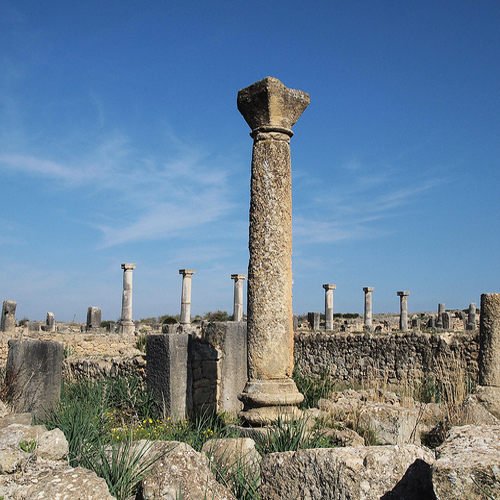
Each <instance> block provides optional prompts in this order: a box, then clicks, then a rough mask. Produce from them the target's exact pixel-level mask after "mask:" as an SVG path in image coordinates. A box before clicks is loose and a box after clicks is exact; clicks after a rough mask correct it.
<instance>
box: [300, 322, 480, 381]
mask: <svg viewBox="0 0 500 500" xmlns="http://www.w3.org/2000/svg"><path fill="white" fill-rule="evenodd" d="M478 354H479V334H478V332H477V331H475V332H467V333H462V334H457V333H453V332H443V333H433V334H430V333H422V332H408V333H391V334H384V335H370V334H365V333H333V334H327V333H324V332H323V333H320V332H300V333H297V334H296V335H295V355H296V359H297V368H298V369H299V371H300V372H301V373H302V374H303V375H306V376H319V375H321V374H322V373H328V374H330V375H331V376H333V377H335V378H336V379H337V380H338V381H339V382H345V383H347V384H360V383H366V382H367V381H368V382H370V381H379V382H385V383H387V384H400V383H401V382H406V381H408V382H410V381H416V380H423V379H425V378H426V376H428V375H430V376H433V375H435V376H437V377H438V378H442V376H443V375H444V376H447V375H449V374H450V373H451V372H457V371H459V372H461V373H464V374H469V376H470V377H471V379H472V380H474V381H477V375H478V363H477V359H478Z"/></svg>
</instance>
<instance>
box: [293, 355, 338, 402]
mask: <svg viewBox="0 0 500 500" xmlns="http://www.w3.org/2000/svg"><path fill="white" fill-rule="evenodd" d="M293 380H294V382H295V383H296V385H297V388H298V390H299V392H300V393H301V394H303V395H304V401H302V403H301V404H300V405H299V408H301V409H306V408H314V407H316V406H318V401H319V400H320V399H328V398H329V397H330V395H331V394H332V392H334V391H335V390H336V385H337V381H336V379H334V378H332V376H331V375H330V374H329V372H328V370H327V369H326V368H325V369H323V370H322V371H321V373H320V374H319V377H318V378H315V377H307V376H303V375H301V374H300V372H299V369H298V364H297V363H296V364H295V368H294V371H293Z"/></svg>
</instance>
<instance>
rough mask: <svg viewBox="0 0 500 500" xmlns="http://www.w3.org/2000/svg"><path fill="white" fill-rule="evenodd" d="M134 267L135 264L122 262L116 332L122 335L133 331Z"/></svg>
mask: <svg viewBox="0 0 500 500" xmlns="http://www.w3.org/2000/svg"><path fill="white" fill-rule="evenodd" d="M135 268H136V265H135V264H127V263H125V264H122V269H123V294H122V314H121V318H120V321H119V323H118V332H119V333H121V334H124V335H132V334H133V333H134V331H135V324H134V322H133V321H132V272H133V271H134V269H135Z"/></svg>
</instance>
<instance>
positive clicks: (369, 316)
mask: <svg viewBox="0 0 500 500" xmlns="http://www.w3.org/2000/svg"><path fill="white" fill-rule="evenodd" d="M374 290H375V288H374V287H373V286H365V287H364V288H363V292H365V314H364V316H363V324H364V329H365V330H368V331H369V332H371V331H372V330H373V309H372V292H373V291H374Z"/></svg>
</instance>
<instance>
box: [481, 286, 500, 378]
mask: <svg viewBox="0 0 500 500" xmlns="http://www.w3.org/2000/svg"><path fill="white" fill-rule="evenodd" d="M479 338H480V350H479V383H480V384H481V385H489V386H494V387H500V293H483V294H482V295H481V322H480V329H479Z"/></svg>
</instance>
